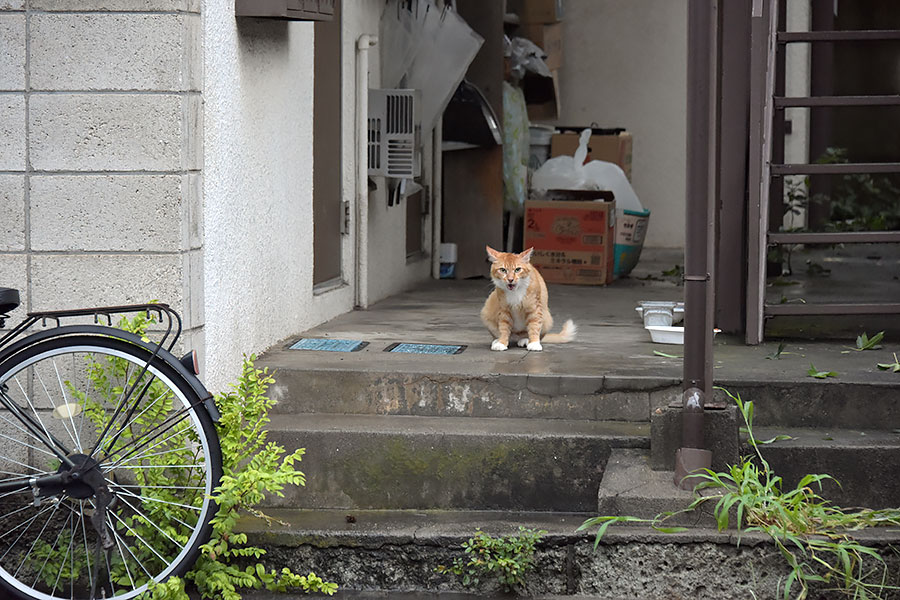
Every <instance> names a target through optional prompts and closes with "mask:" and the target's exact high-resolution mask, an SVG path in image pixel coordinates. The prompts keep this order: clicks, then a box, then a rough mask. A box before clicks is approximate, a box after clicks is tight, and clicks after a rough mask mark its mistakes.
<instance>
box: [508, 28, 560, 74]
mask: <svg viewBox="0 0 900 600" xmlns="http://www.w3.org/2000/svg"><path fill="white" fill-rule="evenodd" d="M517 33H518V35H519V36H521V37H523V38H525V39H527V40H531V41H532V42H534V43H535V44H537V45H538V47H539V48H540V49H541V50H543V51H544V54H546V56H545V57H544V62H545V63H546V64H547V68H548V69H550V70H551V71H552V70H554V69H558V68H560V67H562V63H563V57H562V52H563V48H562V46H563V41H562V23H550V24H546V23H526V24H524V25H522V26H520V27H519V29H518V31H517Z"/></svg>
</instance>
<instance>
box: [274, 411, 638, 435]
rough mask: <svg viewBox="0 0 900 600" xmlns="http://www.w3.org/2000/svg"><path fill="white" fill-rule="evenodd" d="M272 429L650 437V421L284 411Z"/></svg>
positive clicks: (385, 432)
mask: <svg viewBox="0 0 900 600" xmlns="http://www.w3.org/2000/svg"><path fill="white" fill-rule="evenodd" d="M268 428H269V430H271V431H285V430H288V431H344V432H361V433H381V434H435V433H440V434H444V435H485V434H496V435H506V436H537V437H541V436H564V437H583V436H590V437H598V436H599V437H648V436H649V435H650V424H649V423H639V422H630V421H589V420H569V419H535V418H524V419H518V418H509V417H421V416H412V415H355V414H330V413H305V414H283V415H278V416H277V418H275V419H273V420H272V422H271V423H270V424H269V426H268Z"/></svg>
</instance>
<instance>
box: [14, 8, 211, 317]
mask: <svg viewBox="0 0 900 600" xmlns="http://www.w3.org/2000/svg"><path fill="white" fill-rule="evenodd" d="M200 33H201V16H200V0H0V136H2V139H3V143H2V144H0V285H4V286H9V287H17V288H19V289H20V290H22V292H23V304H24V306H25V308H27V309H29V310H39V309H51V308H72V307H77V306H86V305H97V304H123V303H131V302H146V301H150V300H159V301H161V302H168V303H170V304H172V305H173V306H174V307H176V308H177V309H178V310H180V311H181V312H182V315H183V317H184V318H185V326H186V328H187V329H188V332H189V334H193V333H196V332H197V331H199V329H200V328H201V327H202V325H203V317H202V310H201V309H202V302H201V301H200V299H201V298H202V294H203V287H202V281H203V280H202V260H203V258H202V252H203V244H202V239H203V238H202V199H201V197H200V191H201V186H200V177H201V169H202V120H201V106H202V100H201V86H202V80H201V74H202V70H201V67H202V51H201V42H200V40H201V38H200Z"/></svg>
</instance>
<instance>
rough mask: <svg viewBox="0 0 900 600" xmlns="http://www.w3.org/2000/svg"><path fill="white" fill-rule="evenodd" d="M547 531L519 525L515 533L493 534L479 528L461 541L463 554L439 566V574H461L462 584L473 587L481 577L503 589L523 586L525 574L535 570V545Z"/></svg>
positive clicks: (509, 589)
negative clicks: (509, 534) (498, 535)
mask: <svg viewBox="0 0 900 600" xmlns="http://www.w3.org/2000/svg"><path fill="white" fill-rule="evenodd" d="M546 533H547V532H546V531H544V530H543V529H541V530H540V531H537V530H534V529H527V528H525V527H522V526H520V527H519V533H518V535H511V536H508V537H492V536H490V535H488V534H486V533H484V532H483V531H481V530H480V529H479V530H477V531H476V534H475V536H474V537H471V538H469V539H468V540H467V541H466V542H464V543H463V544H462V547H463V550H464V551H465V554H466V556H465V557H457V558H455V559H453V564H452V565H451V566H449V567H446V566H444V565H439V566H438V567H437V569H436V570H437V572H438V573H452V574H453V575H457V576H460V577H462V583H463V585H465V586H475V585H478V583H479V582H480V581H481V580H482V578H483V577H486V576H489V575H490V576H493V577H496V578H498V579H499V580H500V583H501V584H502V585H503V588H504V589H505V590H506V591H513V590H516V589H521V588H523V587H524V586H525V576H526V574H527V573H528V572H529V571H531V570H532V569H534V550H535V545H536V544H537V543H538V541H539V540H540V539H541V536H543V535H545V534H546Z"/></svg>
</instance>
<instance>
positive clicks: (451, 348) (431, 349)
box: [384, 342, 466, 354]
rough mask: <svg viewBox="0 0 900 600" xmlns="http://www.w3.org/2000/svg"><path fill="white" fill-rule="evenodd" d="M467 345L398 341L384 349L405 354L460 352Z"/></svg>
mask: <svg viewBox="0 0 900 600" xmlns="http://www.w3.org/2000/svg"><path fill="white" fill-rule="evenodd" d="M465 349H466V347H465V346H457V345H446V344H411V343H408V342H396V343H393V344H391V345H390V346H388V347H387V348H385V349H384V351H385V352H402V353H404V354H459V353H460V352H462V351H463V350H465Z"/></svg>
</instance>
